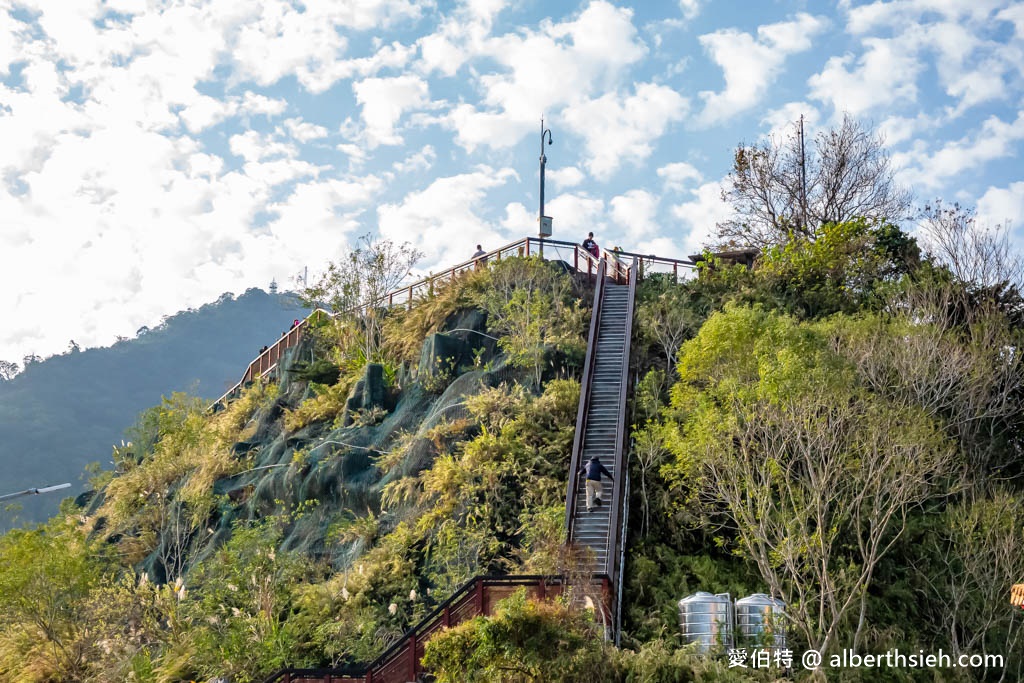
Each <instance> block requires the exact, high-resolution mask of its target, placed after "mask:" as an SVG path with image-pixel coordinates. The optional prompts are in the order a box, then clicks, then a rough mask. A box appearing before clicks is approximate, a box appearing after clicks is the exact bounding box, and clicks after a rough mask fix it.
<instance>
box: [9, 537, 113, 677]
mask: <svg viewBox="0 0 1024 683" xmlns="http://www.w3.org/2000/svg"><path fill="white" fill-rule="evenodd" d="M101 578H102V565H101V564H100V562H99V561H98V559H97V555H96V553H95V552H94V549H93V548H91V547H90V546H89V544H88V543H87V542H86V540H85V538H84V535H83V534H82V533H81V532H80V531H79V530H78V529H76V528H74V527H73V526H72V525H71V524H69V523H67V522H65V521H64V520H63V519H54V520H51V521H50V522H49V523H48V524H46V525H44V526H40V527H38V528H35V529H28V530H21V529H18V530H13V531H10V532H8V533H7V534H6V535H4V536H2V537H0V678H3V679H4V680H12V681H44V680H61V681H71V680H81V679H82V678H83V677H84V676H85V674H86V673H87V671H88V661H87V655H88V654H89V632H90V629H91V628H92V626H93V624H92V622H91V621H90V620H89V619H88V618H87V614H88V613H87V610H86V599H87V597H88V596H89V594H90V591H92V590H93V589H94V588H95V587H96V586H97V585H98V583H99V582H100V581H101Z"/></svg>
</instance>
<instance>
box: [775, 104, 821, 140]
mask: <svg viewBox="0 0 1024 683" xmlns="http://www.w3.org/2000/svg"><path fill="white" fill-rule="evenodd" d="M801 116H803V117H804V136H805V137H806V139H807V140H811V139H812V138H813V137H814V130H815V128H816V127H817V126H818V123H819V120H820V118H821V115H820V113H819V112H818V110H817V108H816V107H814V105H811V104H808V103H806V102H787V103H786V104H784V105H782V106H781V107H778V108H776V109H772V110H771V111H769V112H768V113H767V114H765V115H764V117H763V118H762V119H761V125H767V126H768V131H767V132H766V133H765V134H764V135H763V136H762V137H763V138H765V139H767V138H776V139H781V138H783V137H785V136H787V135H792V134H793V133H794V131H795V130H797V128H796V127H797V126H798V125H799V123H800V117H801Z"/></svg>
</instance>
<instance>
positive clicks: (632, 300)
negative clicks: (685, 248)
mask: <svg viewBox="0 0 1024 683" xmlns="http://www.w3.org/2000/svg"><path fill="white" fill-rule="evenodd" d="M638 271H639V268H638V264H637V258H636V257H634V258H633V264H632V267H631V268H630V269H629V295H628V296H627V302H628V303H627V305H626V320H627V321H629V323H628V327H627V329H628V330H629V334H627V335H626V338H625V341H624V344H625V345H624V347H623V349H622V355H623V363H622V375H621V380H620V381H621V382H622V384H621V387H622V390H621V391H620V392H619V407H618V419H617V420H616V423H617V427H616V433H615V461H614V462H615V472H616V473H618V475H619V476H616V477H615V483H614V484H613V486H612V498H611V520H610V524H609V527H608V528H609V529H610V530H611V533H610V534H609V541H610V542H611V543H612V544H613V545H612V547H610V548H608V553H607V554H606V556H605V562H606V565H605V573H607V574H608V576H609V577H610V578H611V585H612V590H613V591H616V592H617V586H618V582H619V578H620V577H619V551H620V547H619V546H620V544H621V543H622V542H623V541H622V535H621V533H617V532H619V531H620V529H621V525H622V524H623V523H624V522H623V518H624V515H623V511H622V510H623V504H624V501H623V495H624V490H625V486H624V483H625V481H626V479H627V477H628V476H629V463H628V462H627V457H626V456H627V455H628V449H627V448H626V440H627V439H628V438H629V425H628V424H627V422H628V421H627V420H626V400H627V397H628V396H629V393H630V392H629V358H630V353H631V349H632V329H633V322H632V321H633V313H634V308H635V305H636V282H637V275H638ZM620 607H621V605H620V604H618V601H616V604H615V610H616V615H615V619H616V622H617V621H618V610H619V608H620ZM617 637H618V635H617V634H616V638H617Z"/></svg>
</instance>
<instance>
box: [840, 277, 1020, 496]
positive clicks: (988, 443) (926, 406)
mask: <svg viewBox="0 0 1024 683" xmlns="http://www.w3.org/2000/svg"><path fill="white" fill-rule="evenodd" d="M963 297H964V290H963V287H962V286H961V285H960V284H959V283H950V282H941V281H939V282H929V281H921V282H918V283H916V284H914V285H913V286H908V287H906V288H904V289H903V290H902V291H900V292H898V293H896V294H894V295H893V297H892V300H891V301H890V304H889V308H890V314H891V316H890V318H889V320H888V321H885V322H883V321H878V322H877V323H876V324H873V325H863V326H861V327H859V328H857V330H856V331H851V332H850V333H848V334H845V335H843V336H842V337H841V338H840V339H837V340H836V344H837V347H838V349H839V351H840V352H841V353H842V354H843V355H844V356H846V357H847V358H849V359H850V360H851V361H852V362H853V363H854V364H855V365H856V367H857V370H858V373H859V375H860V376H861V377H862V378H863V380H864V381H865V382H866V383H867V386H869V387H870V388H871V389H872V390H873V391H875V392H877V393H879V394H880V395H882V396H885V397H886V398H887V399H889V400H891V401H894V402H896V403H898V404H900V405H904V406H916V407H919V408H920V409H922V410H924V411H925V412H926V413H927V414H928V415H929V416H931V417H932V418H934V419H936V420H938V421H939V422H940V423H941V424H942V425H943V427H944V429H945V430H946V432H947V434H948V435H949V436H950V437H952V438H953V439H954V440H955V441H956V442H957V443H958V444H959V445H960V449H961V451H962V453H963V462H964V464H965V467H966V468H967V470H966V472H965V475H966V477H967V481H966V482H964V483H965V484H967V485H983V484H984V482H985V481H986V479H987V477H989V476H991V474H992V473H995V472H998V471H999V470H1000V469H1001V468H1003V467H1005V466H1006V465H1008V464H1009V463H1011V462H1013V461H1014V460H1015V459H1016V458H1017V457H1018V456H1017V454H1016V452H1015V451H1014V449H1013V448H1012V447H1008V446H1007V445H1006V444H1005V443H1004V442H1003V440H1002V439H999V438H994V436H995V435H997V434H1004V435H1012V434H1015V433H1017V430H1018V429H1019V427H1018V426H1017V425H1018V424H1019V419H1020V418H1019V416H1020V414H1021V411H1022V410H1024V403H1022V401H1024V357H1022V355H1021V354H1020V353H1018V352H1017V349H1018V348H1019V346H1020V341H1019V338H1020V333H1019V331H1017V330H1015V329H1013V326H1012V323H1011V321H1010V320H1009V319H1008V318H1007V316H1006V315H1005V314H1003V313H1002V312H1000V311H999V310H998V309H997V308H996V307H995V306H992V305H987V304H985V303H984V302H976V303H973V304H972V305H965V302H964V300H963Z"/></svg>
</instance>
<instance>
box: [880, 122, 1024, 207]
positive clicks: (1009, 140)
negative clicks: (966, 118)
mask: <svg viewBox="0 0 1024 683" xmlns="http://www.w3.org/2000/svg"><path fill="white" fill-rule="evenodd" d="M1021 140H1024V111H1019V112H1017V118H1016V120H1014V121H1010V122H1006V121H1003V120H1002V119H1000V118H998V117H996V116H992V117H989V118H988V119H986V120H985V122H984V123H983V124H982V125H981V128H980V129H978V130H976V131H975V132H974V134H973V135H968V136H965V137H963V138H961V139H960V140H957V141H954V142H947V143H945V144H943V145H942V146H941V147H940V148H939V149H938V150H937V151H936V152H934V153H928V151H927V150H926V149H925V148H924V145H923V144H918V145H916V146H915V147H914V148H912V149H911V150H910V151H908V152H898V153H895V154H893V162H894V164H895V166H896V167H898V168H900V169H901V170H900V172H899V177H898V180H899V181H900V182H901V183H904V184H907V185H911V186H914V185H918V186H923V187H925V188H928V189H935V188H939V187H941V186H942V184H943V183H944V182H945V181H946V180H948V179H949V178H953V177H957V176H959V175H961V174H964V173H966V172H969V171H971V170H973V169H975V168H978V167H979V166H981V165H983V164H985V163H986V162H989V161H992V160H994V159H1001V158H1005V157H1009V156H1014V155H1015V154H1016V148H1017V143H1018V142H1020V141H1021Z"/></svg>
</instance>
